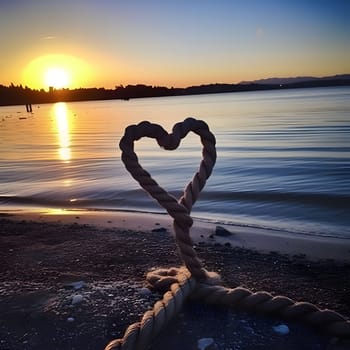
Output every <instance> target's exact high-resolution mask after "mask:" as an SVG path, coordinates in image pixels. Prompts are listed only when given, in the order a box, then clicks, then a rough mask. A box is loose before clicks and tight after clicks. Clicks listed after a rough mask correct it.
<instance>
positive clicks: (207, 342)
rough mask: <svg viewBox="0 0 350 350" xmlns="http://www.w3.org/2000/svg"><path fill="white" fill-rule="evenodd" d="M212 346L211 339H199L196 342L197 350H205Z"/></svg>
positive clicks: (212, 340)
mask: <svg viewBox="0 0 350 350" xmlns="http://www.w3.org/2000/svg"><path fill="white" fill-rule="evenodd" d="M212 345H214V339H213V338H201V339H199V340H198V350H207V349H209V347H210V346H212Z"/></svg>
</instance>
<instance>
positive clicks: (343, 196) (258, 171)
mask: <svg viewBox="0 0 350 350" xmlns="http://www.w3.org/2000/svg"><path fill="white" fill-rule="evenodd" d="M187 117H195V118H197V119H202V120H204V121H205V122H206V123H207V124H208V125H209V127H210V129H211V131H212V132H213V133H214V134H215V136H216V140H217V153H218V158H217V163H216V165H215V168H214V170H213V174H212V176H211V177H210V179H209V180H208V182H207V185H206V186H205V188H204V190H203V192H202V193H201V195H200V197H199V199H198V201H197V203H196V204H195V205H194V207H193V211H192V216H194V217H196V218H198V219H199V220H203V221H210V222H215V223H218V224H220V223H225V224H228V225H234V226H251V227H256V228H261V227H263V228H267V229H271V230H275V229H278V230H282V231H286V232H294V233H296V234H308V235H322V236H333V237H345V238H349V239H350V211H349V209H350V87H332V88H310V89H288V90H287V89H286V90H276V91H272V90H271V91H258V92H239V93H225V94H210V95H196V96H178V97H161V98H144V99H131V100H129V101H123V100H112V101H92V102H73V103H63V102H61V103H56V104H42V105H35V106H33V113H27V112H26V111H25V106H9V107H0V210H5V209H9V208H28V207H45V208H85V209H91V210H94V209H95V210H116V211H117V210H129V211H141V212H155V213H164V212H165V211H164V210H163V209H162V208H160V207H159V205H158V204H157V203H156V202H155V201H154V200H153V199H152V198H151V197H149V196H148V195H147V194H145V193H144V191H143V190H142V189H140V187H139V185H138V184H137V183H136V182H135V180H133V179H132V177H131V176H130V175H129V173H128V172H127V171H126V170H125V167H124V165H123V163H122V161H121V159H120V150H119V147H118V143H119V141H120V138H121V137H122V135H123V133H124V129H125V128H126V127H127V126H128V125H130V124H137V123H139V122H141V121H143V120H148V121H150V122H153V123H158V124H161V125H162V126H163V127H164V128H165V129H166V130H168V131H169V132H170V131H171V129H172V127H173V125H174V124H175V123H177V122H180V121H183V120H184V119H186V118H187ZM135 150H136V152H137V154H138V156H139V160H140V163H141V164H142V166H144V168H145V169H146V170H147V171H149V172H150V173H151V174H152V176H153V177H154V179H155V180H156V181H157V182H158V183H159V184H160V185H161V186H163V187H164V188H165V189H166V190H168V191H169V192H170V193H172V194H173V195H175V196H177V197H179V196H181V193H182V190H183V188H184V187H185V185H186V184H187V183H188V182H189V181H191V179H192V176H193V174H194V173H195V172H196V170H197V169H198V166H199V163H200V160H201V144H200V140H199V138H198V137H197V136H196V135H194V134H192V133H191V134H190V135H189V136H188V137H187V138H185V139H184V140H183V141H182V143H181V146H180V147H179V148H178V149H177V150H175V151H165V150H163V149H160V148H159V147H158V146H157V144H156V142H155V141H154V140H150V139H142V140H140V141H138V142H137V143H136V145H135Z"/></svg>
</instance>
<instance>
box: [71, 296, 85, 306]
mask: <svg viewBox="0 0 350 350" xmlns="http://www.w3.org/2000/svg"><path fill="white" fill-rule="evenodd" d="M82 301H83V296H82V295H80V294H76V295H74V296H73V298H72V305H75V304H79V303H81V302H82Z"/></svg>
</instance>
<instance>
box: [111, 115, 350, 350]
mask: <svg viewBox="0 0 350 350" xmlns="http://www.w3.org/2000/svg"><path fill="white" fill-rule="evenodd" d="M191 131H192V132H193V133H195V134H197V135H198V136H199V137H200V140H201V143H202V146H203V147H202V160H201V162H200V164H199V169H198V171H197V172H196V173H195V175H194V176H193V178H192V180H191V181H190V183H188V184H187V185H186V186H185V189H184V192H183V194H182V196H181V197H180V198H179V199H176V198H175V197H173V196H172V195H170V194H169V193H168V192H167V191H165V190H164V189H163V188H162V187H160V186H159V185H158V183H157V182H156V181H155V180H154V179H153V178H152V177H151V175H150V174H149V173H148V172H147V171H146V170H144V169H143V168H142V166H141V165H140V163H139V160H138V157H137V155H136V153H135V151H134V142H135V141H137V140H140V139H141V138H142V137H149V138H153V139H155V140H156V141H157V143H158V145H159V146H160V147H162V148H164V149H166V150H175V149H177V148H178V146H179V145H180V142H181V140H182V139H183V138H184V137H186V136H187V135H188V133H189V132H191ZM215 143H216V141H215V137H214V135H213V134H212V133H211V132H210V130H209V127H208V125H207V124H206V123H205V122H204V121H201V120H196V119H194V118H187V119H185V120H184V121H183V122H181V123H177V124H175V126H174V127H173V130H172V133H171V134H168V133H167V132H166V131H165V130H164V129H163V128H162V127H161V126H160V125H157V124H152V123H150V122H148V121H143V122H141V123H139V124H137V125H131V126H128V127H127V128H126V129H125V134H124V136H123V137H122V138H121V140H120V143H119V146H120V149H121V150H122V155H121V158H122V161H123V162H124V164H125V167H126V169H127V170H128V171H129V172H130V174H131V175H132V177H133V178H134V179H135V180H136V181H137V182H138V183H139V184H140V186H141V187H142V188H143V189H144V190H145V191H146V192H147V193H148V194H150V195H151V196H152V197H153V198H154V199H156V200H157V202H158V203H159V204H160V205H161V206H162V207H163V208H164V209H165V210H166V211H167V212H168V213H169V215H170V216H171V217H172V218H173V219H174V232H175V239H176V243H177V246H178V249H179V253H180V256H181V258H182V260H183V262H184V264H185V266H183V267H180V268H175V267H172V268H170V269H158V270H154V271H151V272H149V273H148V274H147V277H146V282H147V286H148V287H149V288H151V289H153V290H157V291H159V292H161V293H164V294H163V299H162V300H160V301H158V302H156V303H155V305H154V307H153V309H152V310H150V311H147V312H146V313H145V314H144V315H143V317H142V319H141V321H140V322H136V323H134V324H132V325H130V326H129V327H128V328H127V330H126V332H125V334H124V336H123V338H122V339H116V340H113V341H111V342H110V343H109V344H108V345H107V346H106V348H105V350H145V349H148V347H149V346H150V344H151V341H152V339H153V338H154V337H155V336H156V335H157V334H158V333H159V332H160V331H161V329H162V328H163V327H164V325H166V323H167V322H169V321H170V320H171V319H172V318H173V317H174V316H175V315H176V314H177V313H178V312H179V311H180V310H181V307H182V305H183V303H184V301H185V300H186V299H187V298H189V297H190V298H194V299H200V300H202V301H205V302H207V303H212V304H216V305H221V306H226V307H227V306H230V307H232V308H236V309H243V310H248V311H255V312H260V313H264V314H273V315H279V316H282V317H284V318H287V319H296V320H300V321H304V322H306V323H309V324H311V325H313V326H315V327H318V328H321V329H322V330H325V331H328V332H329V333H330V334H332V335H335V336H338V337H350V321H349V320H347V319H346V318H345V317H343V316H342V315H340V314H338V313H336V312H334V311H331V310H320V309H319V308H318V307H317V306H315V305H313V304H310V303H306V302H295V301H293V300H292V299H289V298H287V297H285V296H273V295H272V294H270V293H268V292H265V291H259V292H252V291H250V290H249V289H246V288H243V287H240V286H239V287H236V288H233V289H232V288H226V287H224V286H222V285H221V280H220V276H219V275H218V274H217V273H215V272H208V271H207V270H206V269H205V268H204V267H203V266H202V263H201V261H200V260H199V259H198V257H197V255H196V253H195V251H194V249H193V242H192V239H191V237H190V234H189V232H190V228H191V226H192V224H193V220H192V218H191V216H190V214H191V210H192V206H193V204H194V203H195V202H196V201H197V199H198V196H199V194H200V192H201V191H202V189H203V188H204V186H205V184H206V181H207V179H208V178H209V176H210V175H211V173H212V170H213V167H214V165H215V162H216V148H215Z"/></svg>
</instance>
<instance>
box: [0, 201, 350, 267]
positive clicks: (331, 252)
mask: <svg viewBox="0 0 350 350" xmlns="http://www.w3.org/2000/svg"><path fill="white" fill-rule="evenodd" d="M1 217H9V218H12V219H14V220H26V221H34V222H35V221H37V222H48V223H49V222H56V223H62V224H74V223H76V224H81V225H92V226H96V227H100V228H114V229H122V230H123V229H124V230H136V231H138V230H144V231H151V230H159V229H160V228H161V229H164V230H166V231H169V232H170V233H171V234H173V229H172V224H173V219H172V218H171V217H170V216H169V215H167V214H156V213H142V212H133V211H114V210H113V211H112V210H110V211H109V210H85V209H50V208H26V209H17V210H15V209H2V210H1V209H0V218H1ZM216 227H218V226H217V225H216V224H215V223H210V222H204V221H201V220H198V219H197V220H196V219H195V218H194V225H193V226H192V228H191V231H190V235H191V238H192V240H193V242H194V244H204V243H212V244H221V245H225V244H226V245H228V246H231V247H233V248H244V249H249V250H253V251H257V252H261V253H270V252H274V253H278V254H282V255H286V256H288V257H293V256H304V257H305V258H306V259H308V260H311V261H318V260H334V261H337V262H341V263H350V239H346V238H337V237H329V236H327V237H325V236H314V235H306V234H299V233H298V234H296V233H291V232H286V231H279V230H271V229H264V228H254V227H249V226H232V225H225V224H220V227H223V228H224V229H225V230H227V232H228V233H227V235H223V236H221V235H217V234H216V233H215V232H216Z"/></svg>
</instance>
